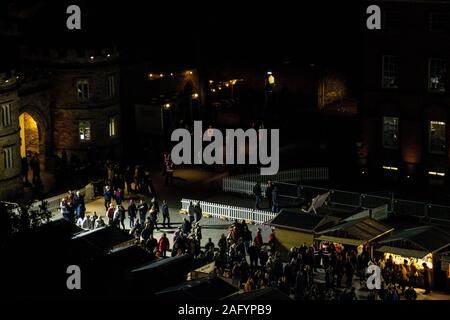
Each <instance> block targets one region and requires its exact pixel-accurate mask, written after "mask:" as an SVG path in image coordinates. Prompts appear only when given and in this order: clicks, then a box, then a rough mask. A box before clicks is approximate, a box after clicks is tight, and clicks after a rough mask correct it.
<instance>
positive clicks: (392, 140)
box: [383, 117, 398, 149]
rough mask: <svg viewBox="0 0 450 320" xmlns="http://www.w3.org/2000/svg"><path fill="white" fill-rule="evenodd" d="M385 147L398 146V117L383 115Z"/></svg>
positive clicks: (395, 147)
mask: <svg viewBox="0 0 450 320" xmlns="http://www.w3.org/2000/svg"><path fill="white" fill-rule="evenodd" d="M383 147H385V148H390V149H397V148H398V118H396V117H383Z"/></svg>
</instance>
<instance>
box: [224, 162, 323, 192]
mask: <svg viewBox="0 0 450 320" xmlns="http://www.w3.org/2000/svg"><path fill="white" fill-rule="evenodd" d="M328 177H329V175H328V168H326V167H321V168H301V169H292V170H286V171H280V172H278V173H277V174H276V175H272V176H262V175H259V174H257V173H254V174H243V175H239V176H233V177H226V178H224V179H223V181H222V188H223V191H225V192H235V193H240V194H247V195H252V194H253V186H254V185H255V183H256V182H257V181H259V182H261V190H262V191H264V190H265V189H266V187H267V181H277V182H289V181H291V182H304V181H322V180H328ZM263 196H264V192H263Z"/></svg>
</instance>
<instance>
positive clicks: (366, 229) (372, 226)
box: [318, 217, 394, 244]
mask: <svg viewBox="0 0 450 320" xmlns="http://www.w3.org/2000/svg"><path fill="white" fill-rule="evenodd" d="M392 230H394V229H393V228H391V227H388V226H386V225H385V224H383V223H381V222H379V221H377V220H375V219H372V218H369V217H365V218H361V219H357V220H351V221H347V222H343V223H340V224H338V225H336V226H333V227H331V228H329V229H326V230H323V231H321V232H318V234H320V235H321V236H320V237H319V240H332V239H331V238H333V239H334V240H333V241H335V240H336V239H337V238H343V239H353V240H357V241H356V242H355V243H351V244H359V243H360V242H366V241H372V240H374V239H376V238H378V237H380V236H383V235H385V234H387V233H389V232H391V231H392ZM327 238H330V239H327ZM341 242H342V241H341Z"/></svg>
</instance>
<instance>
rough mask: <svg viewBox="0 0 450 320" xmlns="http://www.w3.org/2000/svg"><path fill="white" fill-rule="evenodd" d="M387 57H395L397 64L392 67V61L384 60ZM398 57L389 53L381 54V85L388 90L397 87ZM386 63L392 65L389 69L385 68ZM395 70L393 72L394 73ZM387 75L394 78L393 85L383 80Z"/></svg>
mask: <svg viewBox="0 0 450 320" xmlns="http://www.w3.org/2000/svg"><path fill="white" fill-rule="evenodd" d="M387 59H396V60H397V64H396V67H395V68H394V67H392V66H395V64H394V63H393V62H392V61H385V60H387ZM399 60H400V58H399V56H396V55H391V54H384V55H382V56H381V87H382V88H383V89H390V90H395V89H398V88H399V85H398V79H399V74H400V70H399V68H400V61H399ZM388 65H392V66H390V67H389V70H388V69H387V66H388ZM394 72H395V74H394ZM389 74H393V75H389ZM389 77H394V79H395V83H396V85H395V86H391V85H387V84H386V83H387V81H385V79H386V78H389Z"/></svg>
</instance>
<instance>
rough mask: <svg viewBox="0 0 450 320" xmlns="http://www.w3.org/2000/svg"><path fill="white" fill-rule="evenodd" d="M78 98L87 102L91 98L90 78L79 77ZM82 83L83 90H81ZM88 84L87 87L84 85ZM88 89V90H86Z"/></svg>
mask: <svg viewBox="0 0 450 320" xmlns="http://www.w3.org/2000/svg"><path fill="white" fill-rule="evenodd" d="M76 84H77V87H76V90H77V98H78V101H79V102H86V101H89V99H90V81H89V79H78V80H77V83H76ZM80 85H81V91H80ZM84 86H86V88H85V87H84ZM84 89H86V92H85V91H84Z"/></svg>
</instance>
